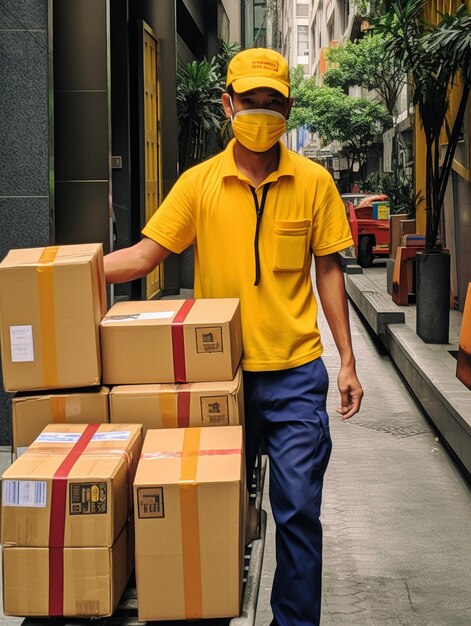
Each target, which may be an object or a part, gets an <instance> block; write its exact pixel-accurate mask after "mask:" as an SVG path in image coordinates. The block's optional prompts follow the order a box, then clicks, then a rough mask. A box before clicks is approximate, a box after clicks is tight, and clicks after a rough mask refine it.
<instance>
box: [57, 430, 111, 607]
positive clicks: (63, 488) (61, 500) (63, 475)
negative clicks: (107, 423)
mask: <svg viewBox="0 0 471 626" xmlns="http://www.w3.org/2000/svg"><path fill="white" fill-rule="evenodd" d="M99 427H100V424H89V425H88V426H87V427H86V428H85V430H84V432H83V433H82V435H81V436H80V439H79V440H78V441H77V443H76V444H75V445H74V447H73V448H72V449H71V450H70V452H69V454H68V455H67V456H66V457H65V459H64V460H63V461H62V463H61V464H60V466H59V467H58V468H57V470H56V472H55V474H54V476H53V479H52V489H51V517H50V523H49V615H50V616H62V615H63V614H64V533H65V515H66V502H67V477H68V475H69V473H70V470H71V469H72V467H73V466H74V465H75V463H76V462H77V460H78V459H79V457H80V455H81V454H82V452H83V451H84V450H85V448H86V447H87V445H88V443H89V442H90V440H91V438H92V437H93V435H94V434H95V433H96V431H97V430H98V428H99Z"/></svg>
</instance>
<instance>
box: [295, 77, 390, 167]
mask: <svg viewBox="0 0 471 626" xmlns="http://www.w3.org/2000/svg"><path fill="white" fill-rule="evenodd" d="M292 94H293V97H294V99H295V106H294V108H293V110H292V112H291V115H290V119H289V122H288V130H293V129H295V128H298V127H299V126H304V127H306V128H307V129H308V130H309V131H310V132H313V133H317V134H318V135H319V136H320V137H321V138H322V139H323V140H324V142H325V143H331V142H332V141H338V142H340V143H341V144H342V154H343V155H344V156H346V157H347V162H348V166H349V170H351V169H352V168H353V164H354V163H355V162H357V163H359V164H360V166H361V165H363V164H364V163H365V162H366V160H367V156H368V153H369V152H370V151H371V150H372V149H373V148H374V147H376V146H379V144H380V142H381V135H382V133H383V131H384V130H385V129H386V128H388V127H389V126H390V124H391V117H390V115H389V113H388V112H387V110H386V109H385V108H384V106H383V105H382V104H380V103H378V102H374V101H372V100H369V99H367V98H352V97H350V96H347V95H346V94H345V93H344V92H343V91H342V89H340V88H338V87H325V86H318V85H317V84H316V81H315V79H314V78H305V79H300V77H299V74H296V73H295V74H294V75H293V80H292Z"/></svg>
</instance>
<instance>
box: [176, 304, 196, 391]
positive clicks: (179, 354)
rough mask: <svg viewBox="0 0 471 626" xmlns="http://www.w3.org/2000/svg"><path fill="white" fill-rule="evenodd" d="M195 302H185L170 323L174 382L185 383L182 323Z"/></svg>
mask: <svg viewBox="0 0 471 626" xmlns="http://www.w3.org/2000/svg"><path fill="white" fill-rule="evenodd" d="M194 303H195V300H193V299H189V300H185V302H184V303H183V305H182V307H181V308H180V310H179V311H178V312H177V314H176V315H175V317H174V318H173V321H172V329H171V330H172V352H173V374H174V378H175V382H177V383H186V364H185V338H184V334H183V322H184V321H185V318H186V316H187V315H188V313H189V312H190V309H191V307H192V306H193V305H194Z"/></svg>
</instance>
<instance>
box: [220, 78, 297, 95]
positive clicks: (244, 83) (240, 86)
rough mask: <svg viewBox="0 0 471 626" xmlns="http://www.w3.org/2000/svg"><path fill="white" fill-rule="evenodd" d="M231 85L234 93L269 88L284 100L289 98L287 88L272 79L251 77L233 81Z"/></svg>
mask: <svg viewBox="0 0 471 626" xmlns="http://www.w3.org/2000/svg"><path fill="white" fill-rule="evenodd" d="M231 84H232V88H233V89H234V91H235V92H236V93H244V92H245V91H251V90H252V89H258V88H260V87H269V88H270V89H274V90H275V91H278V92H279V93H281V94H282V95H283V96H285V98H287V97H288V96H289V87H288V86H287V85H285V84H284V83H282V82H280V81H279V80H274V79H273V78H262V77H261V76H251V77H250V78H239V79H237V80H234V81H233V82H232V83H231Z"/></svg>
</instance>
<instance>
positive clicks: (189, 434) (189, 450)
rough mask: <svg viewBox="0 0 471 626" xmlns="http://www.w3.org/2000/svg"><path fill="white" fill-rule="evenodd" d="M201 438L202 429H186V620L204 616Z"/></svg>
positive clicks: (182, 504) (183, 493)
mask: <svg viewBox="0 0 471 626" xmlns="http://www.w3.org/2000/svg"><path fill="white" fill-rule="evenodd" d="M200 438H201V428H186V429H185V431H184V436H183V450H182V463H181V472H180V486H179V488H180V512H181V527H182V557H183V583H184V601H185V619H201V618H202V617H203V594H202V583H201V548H200V529H199V511H198V485H197V482H196V472H197V469H198V451H199V448H200Z"/></svg>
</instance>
